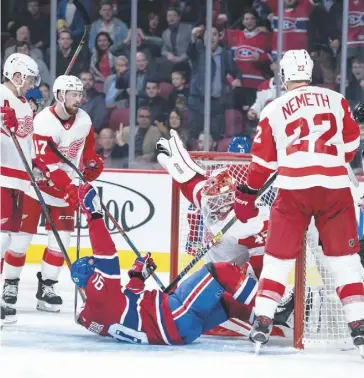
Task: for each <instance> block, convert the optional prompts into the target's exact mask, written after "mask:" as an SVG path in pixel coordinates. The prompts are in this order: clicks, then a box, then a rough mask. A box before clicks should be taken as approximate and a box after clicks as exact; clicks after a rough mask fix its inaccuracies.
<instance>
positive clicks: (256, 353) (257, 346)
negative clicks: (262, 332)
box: [254, 341, 262, 356]
mask: <svg viewBox="0 0 364 378" xmlns="http://www.w3.org/2000/svg"><path fill="white" fill-rule="evenodd" d="M261 346H262V343H261V342H259V341H256V342H255V344H254V353H255V355H256V356H258V355H259V353H260V348H261Z"/></svg>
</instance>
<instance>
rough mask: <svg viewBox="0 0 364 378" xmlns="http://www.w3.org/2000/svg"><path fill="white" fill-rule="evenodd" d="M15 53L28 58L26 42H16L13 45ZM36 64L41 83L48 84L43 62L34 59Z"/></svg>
mask: <svg viewBox="0 0 364 378" xmlns="http://www.w3.org/2000/svg"><path fill="white" fill-rule="evenodd" d="M15 52H17V53H21V54H25V55H28V56H30V46H29V43H28V42H17V43H16V45H15ZM34 60H35V61H36V62H37V64H38V69H39V75H40V77H41V80H42V83H46V84H48V85H49V84H50V82H51V78H50V74H49V70H48V67H47V66H46V64H45V63H44V62H43V60H39V59H34Z"/></svg>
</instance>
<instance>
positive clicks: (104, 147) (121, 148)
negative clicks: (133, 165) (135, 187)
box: [97, 128, 129, 168]
mask: <svg viewBox="0 0 364 378" xmlns="http://www.w3.org/2000/svg"><path fill="white" fill-rule="evenodd" d="M99 144H100V146H101V148H100V149H99V150H98V151H97V154H99V155H100V156H101V157H102V158H103V160H104V166H105V168H127V167H128V153H129V146H128V145H127V144H126V143H124V144H123V145H118V144H117V138H116V134H115V131H114V130H112V129H109V128H105V129H102V130H101V131H100V135H99Z"/></svg>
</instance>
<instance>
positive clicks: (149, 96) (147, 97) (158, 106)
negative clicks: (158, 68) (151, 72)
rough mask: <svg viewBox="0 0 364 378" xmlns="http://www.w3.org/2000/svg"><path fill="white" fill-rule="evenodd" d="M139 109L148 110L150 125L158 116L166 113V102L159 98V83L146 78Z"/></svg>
mask: <svg viewBox="0 0 364 378" xmlns="http://www.w3.org/2000/svg"><path fill="white" fill-rule="evenodd" d="M138 105H139V107H144V108H149V110H150V113H151V119H152V123H153V124H154V120H155V119H156V117H157V116H159V115H160V114H164V113H167V112H168V110H169V109H168V102H167V101H166V100H165V99H164V98H162V97H161V96H159V82H158V81H157V80H155V79H153V78H148V79H147V81H146V84H145V94H144V96H143V97H140V98H139V104H138Z"/></svg>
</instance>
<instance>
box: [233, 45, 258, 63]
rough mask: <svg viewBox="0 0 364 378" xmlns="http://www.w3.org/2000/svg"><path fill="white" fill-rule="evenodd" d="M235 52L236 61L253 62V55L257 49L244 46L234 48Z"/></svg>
mask: <svg viewBox="0 0 364 378" xmlns="http://www.w3.org/2000/svg"><path fill="white" fill-rule="evenodd" d="M233 51H234V60H240V61H246V60H252V57H253V54H254V53H255V52H256V49H255V48H254V47H251V46H248V45H242V46H237V47H234V48H233Z"/></svg>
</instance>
